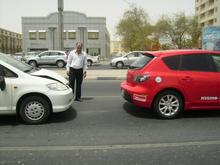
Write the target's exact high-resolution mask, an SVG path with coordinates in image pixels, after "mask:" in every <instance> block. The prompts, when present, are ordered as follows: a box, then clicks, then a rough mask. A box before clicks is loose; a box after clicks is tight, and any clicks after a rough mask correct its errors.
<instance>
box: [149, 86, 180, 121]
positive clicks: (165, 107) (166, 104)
mask: <svg viewBox="0 0 220 165" xmlns="http://www.w3.org/2000/svg"><path fill="white" fill-rule="evenodd" d="M153 108H154V111H155V112H156V114H157V115H158V116H159V117H160V118H165V119H172V118H176V117H178V116H179V115H180V113H181V112H182V111H183V99H182V97H181V96H180V94H179V93H177V92H175V91H171V90H167V91H163V92H161V93H160V94H159V95H158V96H157V97H156V99H155V101H154V103H153Z"/></svg>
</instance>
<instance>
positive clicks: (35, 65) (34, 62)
mask: <svg viewBox="0 0 220 165" xmlns="http://www.w3.org/2000/svg"><path fill="white" fill-rule="evenodd" d="M29 65H31V66H33V67H37V62H36V61H30V62H29Z"/></svg>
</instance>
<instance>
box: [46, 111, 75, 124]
mask: <svg viewBox="0 0 220 165" xmlns="http://www.w3.org/2000/svg"><path fill="white" fill-rule="evenodd" d="M76 116H77V112H76V110H75V109H74V108H73V107H71V108H69V109H68V110H66V111H64V112H59V113H53V114H52V116H51V117H50V119H49V120H48V123H63V122H67V121H71V120H74V119H75V118H76Z"/></svg>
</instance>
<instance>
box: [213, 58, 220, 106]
mask: <svg viewBox="0 0 220 165" xmlns="http://www.w3.org/2000/svg"><path fill="white" fill-rule="evenodd" d="M211 57H212V59H213V63H214V65H215V67H216V77H217V78H218V90H217V92H218V104H219V106H220V55H219V54H218V55H217V54H212V55H211Z"/></svg>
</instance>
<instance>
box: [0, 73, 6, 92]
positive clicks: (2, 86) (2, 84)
mask: <svg viewBox="0 0 220 165" xmlns="http://www.w3.org/2000/svg"><path fill="white" fill-rule="evenodd" d="M5 86H6V84H5V77H4V76H0V89H1V90H2V91H3V90H4V89H5Z"/></svg>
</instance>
